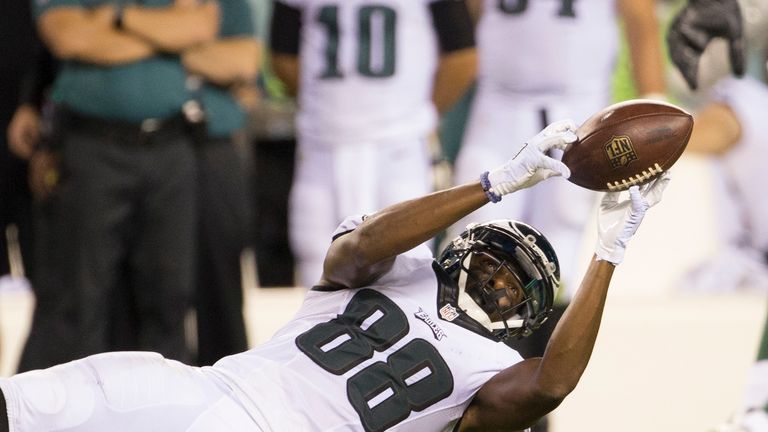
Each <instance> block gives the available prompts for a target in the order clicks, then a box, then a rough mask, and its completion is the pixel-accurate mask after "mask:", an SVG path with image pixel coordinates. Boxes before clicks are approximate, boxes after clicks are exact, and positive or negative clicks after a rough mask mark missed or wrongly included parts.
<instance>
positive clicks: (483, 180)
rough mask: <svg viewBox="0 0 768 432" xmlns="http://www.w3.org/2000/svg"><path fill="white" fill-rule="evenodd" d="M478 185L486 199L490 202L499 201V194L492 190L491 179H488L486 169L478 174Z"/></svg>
mask: <svg viewBox="0 0 768 432" xmlns="http://www.w3.org/2000/svg"><path fill="white" fill-rule="evenodd" d="M480 185H481V186H482V187H483V192H485V196H487V197H488V201H490V202H492V203H497V202H499V201H501V195H499V194H497V193H496V192H494V191H493V188H491V181H490V180H488V171H486V172H484V173H482V174H480Z"/></svg>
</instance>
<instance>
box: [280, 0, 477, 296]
mask: <svg viewBox="0 0 768 432" xmlns="http://www.w3.org/2000/svg"><path fill="white" fill-rule="evenodd" d="M271 29H272V35H271V47H272V52H273V66H274V70H275V72H276V73H277V75H278V76H279V77H280V78H281V79H282V80H283V81H284V82H285V83H286V84H287V85H288V87H289V89H292V90H294V91H297V92H298V103H299V112H298V114H297V120H296V123H297V135H298V137H297V138H298V139H297V142H298V148H297V156H296V168H295V175H294V180H293V185H292V189H291V195H290V199H289V236H290V240H291V246H292V249H293V252H294V254H295V256H296V261H297V267H298V273H299V275H298V276H299V281H298V282H299V284H300V285H303V286H307V287H311V286H312V284H314V283H315V282H317V279H318V278H319V277H320V274H321V273H322V264H323V257H324V254H325V251H326V249H327V248H328V238H329V235H330V234H331V233H332V232H333V230H334V228H335V227H336V226H337V225H338V224H339V222H341V220H342V219H343V218H344V217H346V215H349V214H358V213H369V212H373V211H375V210H376V209H379V208H382V207H384V206H387V205H390V204H393V203H395V202H399V201H401V200H404V199H408V198H414V197H417V196H420V195H423V194H425V193H427V192H429V191H431V190H432V176H431V160H432V157H431V155H430V137H431V136H432V135H433V134H434V132H435V128H436V125H437V117H438V111H442V110H445V109H447V108H449V107H450V106H451V105H452V104H453V103H454V102H455V101H456V100H457V99H458V98H459V97H460V96H461V94H462V93H463V92H464V90H465V89H466V88H467V87H468V86H469V85H470V83H471V82H472V80H473V79H474V78H475V71H476V67H477V65H476V62H477V59H476V53H475V48H474V34H473V31H474V30H473V26H472V21H471V18H470V17H469V12H468V10H467V7H466V4H465V2H464V0H377V1H374V0H344V1H332V0H280V1H277V2H275V8H274V12H273V17H272V26H271Z"/></svg>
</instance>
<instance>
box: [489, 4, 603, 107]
mask: <svg viewBox="0 0 768 432" xmlns="http://www.w3.org/2000/svg"><path fill="white" fill-rule="evenodd" d="M616 20H617V12H616V1H615V0H485V1H484V3H483V13H482V17H481V19H480V22H479V23H478V29H477V46H478V53H479V54H478V55H479V59H480V65H479V75H480V79H479V82H480V83H481V85H487V86H490V87H491V88H495V89H498V90H506V91H509V92H516V93H518V92H519V93H525V92H535V93H573V92H576V93H578V92H589V93H594V92H598V93H604V92H605V89H606V87H609V86H610V79H611V75H612V73H613V69H614V65H615V61H616V57H617V54H618V25H617V21H616ZM500 41H503V42H500Z"/></svg>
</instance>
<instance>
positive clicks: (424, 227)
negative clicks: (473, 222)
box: [321, 120, 576, 288]
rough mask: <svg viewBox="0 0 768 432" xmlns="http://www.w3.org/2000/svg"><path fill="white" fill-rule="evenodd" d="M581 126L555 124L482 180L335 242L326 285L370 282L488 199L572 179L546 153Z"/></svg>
mask: <svg viewBox="0 0 768 432" xmlns="http://www.w3.org/2000/svg"><path fill="white" fill-rule="evenodd" d="M575 130H576V126H575V125H574V123H573V122H572V121H570V120H566V121H561V122H557V123H553V124H551V125H549V126H547V128H545V129H544V130H543V131H541V132H540V133H539V134H538V135H536V136H535V137H533V138H532V139H531V140H529V142H528V143H527V144H526V145H525V146H524V147H523V149H522V150H521V151H520V152H518V153H517V154H516V155H514V156H513V157H512V158H511V159H510V160H509V161H507V162H506V163H505V164H504V165H502V166H500V167H498V168H496V169H494V170H493V171H490V172H486V173H483V175H482V176H481V181H477V182H472V183H467V184H464V185H461V186H457V187H454V188H451V189H446V190H443V191H440V192H435V193H432V194H429V195H426V196H424V197H421V198H417V199H413V200H409V201H405V202H401V203H399V204H395V205H393V206H390V207H387V208H385V209H383V210H381V211H379V212H377V213H375V214H373V215H371V216H370V217H368V218H366V220H365V221H364V222H363V223H362V224H361V225H360V226H359V227H357V228H356V229H355V230H354V231H352V232H350V233H349V234H346V235H343V236H341V237H339V238H338V239H336V240H335V241H334V242H333V243H331V246H330V248H329V249H328V253H327V255H326V258H325V263H324V268H323V277H322V281H321V284H322V285H326V286H338V287H347V288H355V287H360V286H364V285H365V284H367V283H369V282H371V281H373V280H375V278H377V277H378V276H379V275H381V274H382V273H383V272H384V271H386V270H387V269H389V268H390V266H391V265H392V263H393V261H394V258H395V257H396V256H397V255H398V254H400V253H403V252H405V251H407V250H409V249H412V248H414V247H416V246H418V245H419V244H421V243H424V242H425V241H427V240H430V239H431V238H432V237H434V236H435V235H436V234H438V233H439V232H440V231H442V230H444V229H446V228H447V227H449V226H450V225H452V224H453V223H455V222H456V221H458V220H459V219H461V218H462V217H464V216H466V215H468V214H469V213H471V212H473V211H474V210H476V209H478V208H480V207H481V206H483V205H484V204H486V203H487V202H488V201H493V202H496V201H499V200H501V198H502V196H503V195H506V194H509V193H513V192H515V191H517V190H520V189H523V188H527V187H531V186H533V185H534V184H536V183H538V182H540V181H542V180H544V179H546V178H549V177H552V176H556V175H563V176H565V177H568V176H569V175H570V171H569V170H568V168H567V167H566V166H565V165H564V164H563V163H562V162H560V161H558V160H555V159H552V158H550V157H549V156H547V155H546V152H547V151H549V150H550V149H553V148H558V149H564V148H565V147H566V146H567V145H568V144H570V143H572V142H574V141H575V140H576V133H575Z"/></svg>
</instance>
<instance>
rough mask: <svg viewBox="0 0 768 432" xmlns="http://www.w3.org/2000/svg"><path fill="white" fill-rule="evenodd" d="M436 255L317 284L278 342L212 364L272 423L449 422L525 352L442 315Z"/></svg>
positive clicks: (258, 416) (375, 427)
mask: <svg viewBox="0 0 768 432" xmlns="http://www.w3.org/2000/svg"><path fill="white" fill-rule="evenodd" d="M432 263H433V260H432V259H431V256H430V253H429V250H428V249H427V248H426V246H420V247H418V248H416V249H414V250H412V251H410V252H409V253H407V254H404V255H400V256H399V257H398V258H397V260H396V262H395V265H394V267H393V268H392V270H391V271H390V272H389V273H387V274H386V275H384V276H383V277H382V278H381V279H380V280H378V281H377V283H376V284H375V285H373V286H370V287H366V288H362V289H357V290H339V291H332V292H322V291H316V290H313V291H310V292H309V293H308V295H307V297H306V299H305V301H304V304H303V305H302V307H301V309H300V310H299V312H298V313H297V315H296V316H295V317H294V319H293V320H292V321H291V322H290V323H289V324H288V325H286V326H285V327H283V329H282V330H280V331H278V332H277V334H276V335H275V336H274V337H273V339H272V340H271V341H269V342H267V343H266V344H264V345H261V346H259V347H258V348H256V349H253V350H251V351H247V352H245V353H242V354H236V355H233V356H230V357H225V358H224V359H222V360H220V361H219V362H218V363H216V364H215V365H214V366H213V368H212V370H213V371H217V372H218V374H219V376H221V377H222V378H223V379H224V380H225V381H226V382H228V383H229V385H230V386H232V387H234V388H235V389H236V392H237V393H238V394H239V396H240V399H241V400H242V401H243V403H244V406H245V407H246V409H247V410H248V412H249V414H250V415H251V416H252V417H253V418H254V419H255V420H256V422H257V424H258V425H259V426H261V428H262V430H265V431H383V430H385V429H386V430H392V431H413V432H428V431H450V430H451V429H452V427H453V426H454V425H455V424H456V422H457V421H458V419H460V418H461V416H462V414H463V413H464V410H465V409H466V408H467V406H468V405H469V403H470V402H471V400H472V397H473V396H474V394H475V393H476V392H477V391H478V389H479V388H480V387H481V386H482V385H483V384H484V383H485V382H486V381H488V380H489V379H490V378H491V377H492V376H494V375H495V374H496V373H498V372H499V371H501V370H502V369H505V368H507V367H509V366H511V365H513V364H515V363H517V362H519V361H520V360H521V358H520V356H519V354H518V353H517V352H516V351H514V350H512V349H510V348H509V347H507V346H506V345H504V344H503V343H498V342H495V341H493V340H491V339H489V338H486V337H484V336H481V335H480V334H477V333H473V332H472V331H470V330H467V329H465V328H463V327H460V326H458V325H455V324H453V323H451V322H449V321H446V320H444V319H441V315H440V313H439V311H438V307H437V304H438V301H437V295H438V294H437V293H438V289H437V286H438V280H437V278H436V273H435V269H434V268H433V265H432ZM316 289H317V288H316ZM446 313H448V315H450V311H445V310H444V311H443V314H444V316H447V317H448V318H449V319H450V317H449V316H448V315H446Z"/></svg>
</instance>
